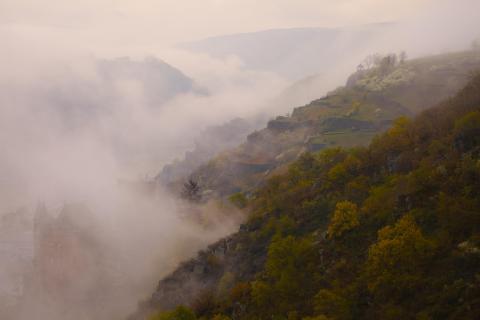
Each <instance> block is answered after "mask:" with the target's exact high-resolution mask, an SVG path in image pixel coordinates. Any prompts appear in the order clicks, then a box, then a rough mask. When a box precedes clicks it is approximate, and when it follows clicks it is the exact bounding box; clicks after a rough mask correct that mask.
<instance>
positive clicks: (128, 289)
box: [0, 0, 480, 320]
mask: <svg viewBox="0 0 480 320" xmlns="http://www.w3.org/2000/svg"><path fill="white" fill-rule="evenodd" d="M77 5H78V7H77ZM257 5H258V7H257ZM72 7H73V9H72ZM479 12H480V3H478V1H474V0H462V1H453V0H452V1H443V0H442V1H373V0H360V1H338V4H331V3H330V2H329V1H298V3H297V2H295V3H293V2H287V1H281V3H278V2H276V1H265V3H262V4H256V3H255V2H251V1H246V2H245V1H244V2H240V1H238V2H236V1H232V3H231V4H226V3H223V2H221V1H207V2H205V3H204V4H202V5H200V4H198V2H193V1H192V2H189V1H183V2H173V1H160V2H159V3H158V4H156V3H153V2H150V1H147V2H145V3H143V4H139V3H136V2H134V1H125V2H123V3H122V4H113V3H111V2H110V1H98V2H97V1H85V2H82V3H73V2H68V1H67V2H65V3H62V4H56V3H55V2H54V1H51V2H49V1H45V2H43V3H42V4H39V3H37V2H35V1H26V0H22V1H9V0H6V1H2V3H1V4H0V41H2V46H1V49H0V70H1V72H0V150H2V156H1V157H0V219H1V220H0V222H1V225H0V230H1V232H2V233H1V237H0V240H1V243H0V255H2V257H1V258H0V280H1V281H0V318H2V319H3V318H4V317H5V318H6V317H7V316H10V317H12V319H32V318H35V319H39V320H43V319H53V320H55V319H75V320H76V319H103V318H107V317H110V318H112V317H116V318H124V317H126V316H128V314H129V313H131V312H133V311H134V310H135V307H136V304H137V303H138V302H139V301H141V300H142V299H145V298H146V297H147V296H148V295H149V294H151V292H152V291H153V289H154V287H155V285H156V283H157V282H158V280H159V279H160V278H161V277H162V276H164V275H166V274H167V273H168V272H171V271H172V270H174V268H175V266H176V265H177V264H178V263H179V262H180V261H183V260H185V259H188V258H189V257H192V256H193V255H194V254H195V252H196V251H197V250H199V249H201V248H204V247H205V246H206V245H208V244H209V243H212V242H214V241H215V240H217V239H219V238H220V237H222V236H225V235H227V234H229V233H231V232H233V231H235V230H236V229H237V228H238V225H239V224H240V223H241V221H242V219H244V217H242V215H241V214H240V213H238V212H236V211H235V210H234V209H233V208H231V207H229V206H228V205H219V204H216V203H207V204H202V205H194V204H190V203H186V202H185V201H183V200H181V199H178V197H177V196H176V195H172V194H170V193H168V192H167V191H165V190H164V189H163V187H162V186H160V185H158V184H156V183H154V182H152V178H153V177H154V176H155V175H156V174H157V173H158V172H159V171H160V170H161V169H162V167H163V166H164V165H165V164H167V163H169V162H171V161H172V160H173V159H175V158H181V157H182V156H183V154H184V152H185V151H187V150H189V149H191V148H192V146H193V143H194V140H195V139H196V138H197V137H198V133H199V132H201V131H202V130H204V129H205V128H206V127H207V126H211V125H219V124H222V123H225V122H227V121H229V120H231V119H233V118H236V117H241V118H245V119H250V120H252V119H258V118H259V117H260V116H264V115H268V116H269V117H274V116H276V115H279V114H284V113H287V112H290V111H291V109H292V108H293V107H295V106H298V105H301V104H303V103H307V102H309V101H310V100H311V99H314V98H318V97H320V96H322V95H323V94H325V93H326V92H327V91H329V90H333V89H335V87H337V86H339V85H342V84H343V83H344V82H345V80H346V77H347V76H348V74H349V73H351V72H352V71H354V70H355V67H356V66H357V65H358V63H359V62H360V61H361V60H362V59H363V58H364V57H365V56H366V55H368V54H370V53H373V52H381V53H389V52H399V51H402V50H405V51H407V53H408V54H409V56H410V57H411V58H413V57H419V56H422V55H426V54H432V53H442V52H448V51H454V50H464V49H467V48H468V47H469V45H470V43H471V42H472V40H474V39H475V38H478V37H479V36H480V32H479V30H480V19H479V18H480V16H479ZM385 21H391V22H393V23H392V24H391V25H390V26H389V27H388V28H385V29H384V30H382V31H381V32H378V33H376V34H375V36H374V37H372V38H369V39H368V40H367V39H365V41H359V40H358V39H356V38H352V37H351V35H354V34H355V32H353V31H352V30H356V29H358V28H359V26H360V25H364V24H368V23H378V22H385ZM292 27H304V28H305V27H317V28H318V27H327V28H337V27H342V28H343V29H342V30H344V32H343V33H342V36H340V37H338V38H335V39H334V40H333V41H331V42H329V44H328V48H324V50H325V51H326V52H328V54H329V55H328V61H327V59H326V58H325V61H323V63H317V62H315V61H314V60H315V59H316V54H312V52H310V51H309V50H314V48H313V47H312V46H310V45H307V44H302V46H303V47H302V48H301V49H302V50H300V49H299V48H297V47H295V48H293V49H292V52H293V54H297V55H298V56H299V59H298V60H295V61H302V59H303V61H302V63H304V65H302V66H301V68H300V66H298V64H297V66H298V69H301V70H304V71H302V72H301V73H298V74H296V76H295V78H294V79H293V78H289V77H288V76H286V75H285V74H286V73H285V72H281V71H280V70H279V69H276V67H272V66H271V65H270V66H268V67H267V66H266V65H261V64H260V65H256V66H255V67H252V66H251V65H249V63H248V61H247V60H246V59H245V58H243V59H242V55H241V54H240V53H238V52H235V50H233V49H234V47H232V52H227V54H225V55H223V56H212V55H209V53H208V52H207V51H204V52H201V51H189V50H185V49H181V48H180V47H179V46H178V44H179V43H184V42H186V41H201V39H204V38H208V37H210V36H217V35H223V34H232V33H238V32H255V31H261V30H264V29H272V28H278V29H282V28H292ZM349 30H350V31H352V32H351V33H349V32H350V31H349ZM232 37H233V39H234V41H236V39H237V38H235V36H232ZM287 44H288V43H287ZM315 48H317V49H315V50H319V49H318V46H317V47H315ZM243 49H245V48H243ZM265 50H271V51H272V52H273V51H275V50H276V47H275V46H267V47H256V46H255V47H254V46H252V47H251V48H247V51H249V52H250V53H251V54H252V55H260V54H263V55H264V54H265ZM301 52H304V53H305V55H304V56H302V55H301V54H300V53H301ZM318 56H321V55H320V54H319V55H318ZM305 57H308V59H307V58H305ZM321 57H323V56H321ZM297 58H298V57H297ZM292 61H293V60H292V59H290V58H289V57H286V58H282V59H280V60H279V65H281V66H282V67H286V66H288V68H293V69H295V66H296V63H297V62H295V63H291V62H292ZM314 62H315V63H314ZM327 62H328V63H327ZM311 66H312V67H311ZM313 66H315V67H313ZM282 70H285V69H282ZM293 71H295V70H293ZM309 76H310V78H308V79H306V80H305V77H309ZM298 79H304V80H301V81H300V82H296V80H298ZM252 121H253V120H252ZM40 215H46V216H47V217H48V218H45V219H46V221H48V222H47V223H46V224H45V226H48V227H45V228H44V229H42V230H47V231H45V232H46V234H47V235H48V233H49V232H50V233H52V234H56V233H55V232H57V231H56V229H55V228H56V227H59V228H61V227H63V226H65V225H66V226H69V227H72V228H73V229H72V230H73V231H69V229H68V230H67V231H66V233H62V235H63V236H65V235H66V234H67V235H69V234H75V237H74V238H68V239H70V240H68V239H67V240H68V241H72V242H71V243H70V247H69V248H74V250H73V251H74V252H78V255H72V256H71V257H70V256H68V254H67V253H66V250H65V249H63V250H62V249H61V248H58V249H52V250H53V251H47V253H48V252H49V253H50V254H52V252H53V256H54V257H55V258H56V259H59V261H67V262H66V264H62V263H58V264H55V263H54V264H53V265H50V264H48V263H47V264H46V265H44V264H42V263H41V262H39V261H38V259H39V258H38V255H39V252H43V251H42V250H43V249H42V248H43V247H40V249H39V248H38V245H39V244H38V241H40V240H38V238H37V237H38V234H36V233H35V232H34V231H33V230H34V229H35V227H34V226H35V225H37V227H38V223H39V220H38V219H39V216H40ZM17 218H18V219H17ZM15 219H17V220H18V221H17V220H15ZM62 219H64V220H62ZM65 219H66V220H65ZM69 219H73V220H69ZM65 221H67V222H65ZM52 228H53V229H52ZM12 230H13V231H12ZM49 230H50V231H49ZM52 230H53V231H52ZM43 232H44V231H42V234H43ZM62 232H63V231H62ZM77 233H78V234H77ZM43 235H45V234H43ZM77 236H78V237H77ZM55 237H57V238H55V239H57V240H58V239H60V240H59V241H60V242H61V241H62V239H63V238H62V236H58V235H57V236H55ZM58 237H60V238H58ZM47 238H48V237H47ZM84 238H87V239H90V240H89V241H86V242H85V241H84V240H79V239H84ZM65 241H66V240H65ZM55 243H56V242H55ZM87 243H88V245H87ZM57 244H58V243H57ZM57 244H55V245H57ZM51 245H52V244H51V243H48V244H44V246H47V247H48V246H51ZM58 245H60V246H61V243H60V244H58ZM67 247H68V246H67ZM49 250H50V249H49ZM92 250H93V251H94V252H95V253H92ZM97 251H98V252H97ZM79 257H84V261H87V262H85V269H84V270H82V263H83V262H82V261H83V260H81V259H80V258H79ZM62 259H63V260H62ZM76 259H80V267H78V269H76V268H74V267H72V266H75V265H76V264H77V262H78V261H77V260H76ZM88 261H89V262H88ZM39 265H42V267H39ZM48 266H50V268H51V269H48V268H49V267H48ZM91 266H98V267H94V268H93V269H89V268H90V267H91ZM39 268H40V269H39ZM42 268H43V269H42ZM45 268H46V269H45ZM55 268H60V271H58V269H55ZM62 268H63V269H62ZM67 269H68V270H69V271H66V270H67ZM39 270H42V271H41V272H40V273H41V276H39V275H38V274H36V273H39ZM52 270H57V271H58V272H56V274H60V275H61V276H55V275H52V274H51V272H53V271H52ZM42 272H43V273H42ZM54 273H55V272H54ZM42 277H43V278H42ZM45 277H47V278H48V277H50V279H47V280H45V279H44V278H45ZM62 277H63V278H62ZM40 278H42V279H40ZM99 279H101V281H99ZM45 281H46V282H45ZM100 283H101V285H100ZM19 310H20V311H19Z"/></svg>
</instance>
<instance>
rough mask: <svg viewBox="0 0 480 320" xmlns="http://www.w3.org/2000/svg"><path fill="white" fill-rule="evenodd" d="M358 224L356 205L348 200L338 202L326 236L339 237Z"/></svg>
mask: <svg viewBox="0 0 480 320" xmlns="http://www.w3.org/2000/svg"><path fill="white" fill-rule="evenodd" d="M359 224H360V222H359V220H358V207H357V205H356V204H355V203H352V202H350V201H341V202H338V203H337V205H336V207H335V212H334V213H333V217H332V219H331V220H330V225H329V226H328V236H329V237H330V238H337V237H340V236H342V235H343V234H344V233H345V232H347V231H350V230H352V229H354V228H355V227H357V226H358V225H359Z"/></svg>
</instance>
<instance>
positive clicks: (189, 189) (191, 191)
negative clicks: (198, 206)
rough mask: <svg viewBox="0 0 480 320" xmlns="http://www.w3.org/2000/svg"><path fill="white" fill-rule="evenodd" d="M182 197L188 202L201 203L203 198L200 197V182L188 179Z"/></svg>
mask: <svg viewBox="0 0 480 320" xmlns="http://www.w3.org/2000/svg"><path fill="white" fill-rule="evenodd" d="M181 196H182V198H184V199H186V200H188V201H191V202H199V201H200V200H201V198H202V197H201V195H200V185H199V184H198V182H196V181H195V180H193V179H188V181H187V182H185V183H184V184H183V189H182V193H181Z"/></svg>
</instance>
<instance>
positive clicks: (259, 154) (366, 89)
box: [169, 50, 480, 200]
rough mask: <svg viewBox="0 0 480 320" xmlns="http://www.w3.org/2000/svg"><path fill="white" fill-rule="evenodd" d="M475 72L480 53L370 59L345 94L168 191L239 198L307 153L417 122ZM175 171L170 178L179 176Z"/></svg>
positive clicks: (301, 112)
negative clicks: (187, 189)
mask: <svg viewBox="0 0 480 320" xmlns="http://www.w3.org/2000/svg"><path fill="white" fill-rule="evenodd" d="M479 68H480V51H475V50H472V51H466V52H460V53H453V54H444V55H438V56H430V57H425V58H422V59H415V60H411V61H409V60H405V59H404V58H403V57H398V58H397V56H395V55H387V56H384V57H381V56H375V55H373V56H371V57H369V58H367V59H366V60H365V61H364V62H363V63H362V64H361V65H360V66H359V70H358V71H357V72H356V73H354V74H353V75H352V76H351V77H350V78H349V79H348V81H347V85H346V86H345V87H341V88H338V89H337V90H334V91H332V92H330V93H329V94H328V95H327V96H325V97H323V98H321V99H318V100H314V101H312V102H311V103H309V104H308V105H305V106H302V107H298V108H295V109H294V110H293V112H292V113H291V115H287V116H279V117H277V118H276V119H274V120H271V121H269V122H268V125H267V127H266V128H264V129H262V130H259V131H256V132H254V133H252V134H250V135H249V136H248V138H247V141H246V142H245V143H243V144H242V145H240V146H239V147H237V148H234V149H231V150H229V151H226V152H223V153H221V154H219V155H218V156H216V157H214V158H213V159H211V160H210V161H209V162H207V163H205V164H202V163H198V165H199V167H198V168H197V169H196V170H194V171H193V172H192V173H191V174H189V175H184V176H182V175H180V174H179V175H176V176H174V177H170V181H169V182H170V184H169V185H170V187H171V188H172V189H173V190H175V191H176V192H180V190H181V188H182V187H183V184H184V182H185V181H186V180H188V179H191V180H193V181H195V182H196V183H198V184H199V186H200V188H201V192H202V193H204V195H203V196H204V197H203V198H204V200H208V199H210V198H212V196H213V197H214V198H219V197H220V198H227V197H229V196H231V195H232V194H235V193H237V192H244V193H246V195H250V194H251V193H253V192H254V191H255V190H256V188H258V187H259V186H261V185H263V182H264V181H265V180H266V179H267V178H269V177H271V176H274V175H277V174H279V173H284V172H285V171H286V169H287V166H288V164H290V163H291V162H292V161H294V160H296V159H297V158H298V157H299V156H300V155H301V154H303V153H304V152H306V151H310V152H315V151H319V150H322V149H325V148H331V147H352V146H359V145H367V144H368V143H369V142H370V141H371V139H372V138H373V137H374V136H375V135H376V134H378V133H381V132H383V131H385V130H386V129H387V128H389V127H390V125H391V124H392V122H393V121H394V120H395V119H396V118H398V117H400V116H412V115H415V114H417V113H418V112H421V111H422V110H424V109H425V108H428V107H429V106H432V105H434V104H436V103H439V102H440V101H442V100H443V99H445V98H448V97H450V96H452V95H454V94H455V93H456V92H457V91H458V90H460V89H461V88H462V87H463V86H464V85H465V84H466V83H467V82H468V79H469V77H470V76H471V72H472V70H475V69H479ZM177 167H178V168H179V167H180V165H175V164H174V165H172V166H170V167H169V170H171V171H172V172H180V170H178V168H177ZM175 179H176V180H175Z"/></svg>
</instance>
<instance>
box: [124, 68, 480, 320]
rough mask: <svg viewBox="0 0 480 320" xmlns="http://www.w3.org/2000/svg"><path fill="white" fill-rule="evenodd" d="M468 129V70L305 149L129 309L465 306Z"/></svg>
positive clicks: (446, 314) (478, 285)
mask: <svg viewBox="0 0 480 320" xmlns="http://www.w3.org/2000/svg"><path fill="white" fill-rule="evenodd" d="M342 90H348V91H347V92H354V93H355V92H356V91H355V90H357V89H342ZM352 90H353V91H352ZM436 93H438V94H439V95H442V94H443V92H442V91H440V90H438V91H436ZM374 97H376V96H374ZM334 98H335V96H330V97H327V98H326V99H324V100H320V101H322V102H323V101H325V100H326V101H332V100H329V99H334ZM337 99H338V98H337ZM333 101H335V100H333ZM368 101H371V100H368ZM318 103H321V102H314V103H313V104H312V105H310V106H307V107H306V110H303V111H302V110H301V111H302V112H300V111H296V115H292V118H291V119H301V116H302V115H304V114H305V112H304V111H307V110H309V108H312V109H313V110H315V111H316V110H317V109H316V108H315V107H314V106H315V105H318ZM397 106H398V105H396V104H395V105H393V106H392V107H391V108H388V110H389V111H391V112H392V116H393V113H394V112H393V111H394V110H399V109H398V107H397ZM405 108H406V107H405ZM327 110H328V109H327ZM392 110H393V111H392ZM401 110H403V109H401ZM409 110H412V109H409ZM360 119H361V118H360V117H358V120H359V121H360ZM289 120H290V119H289ZM479 136H480V76H478V75H477V76H475V77H474V78H473V79H472V80H471V81H470V82H469V83H468V84H467V85H466V87H465V88H464V89H463V90H461V91H460V92H459V93H458V94H457V95H456V96H455V97H453V98H450V99H447V100H444V101H443V102H442V103H440V104H438V105H437V106H436V107H433V108H431V109H428V110H426V111H423V112H421V113H420V114H419V115H418V116H417V117H415V118H414V119H413V120H408V119H407V118H405V117H401V118H399V119H397V120H396V121H395V122H394V124H393V126H392V127H391V128H390V129H388V130H387V131H386V132H385V133H383V134H381V135H379V136H377V137H376V138H375V139H374V140H373V141H372V142H371V143H370V145H369V146H368V147H357V148H353V149H343V148H328V149H326V150H323V151H320V152H307V153H304V154H303V155H302V156H301V157H300V158H299V159H298V160H297V161H295V162H293V163H292V164H290V165H289V166H288V170H287V171H286V172H285V173H283V174H280V175H277V176H275V177H273V178H270V179H269V180H268V182H267V184H266V185H265V186H263V187H261V188H259V189H258V190H256V191H255V192H254V193H253V195H252V196H251V197H250V199H249V200H248V203H247V204H246V205H247V208H248V211H249V212H250V218H249V221H248V222H247V223H245V224H244V225H242V226H241V228H240V230H239V231H238V232H237V233H235V234H233V235H231V236H230V237H228V238H225V239H223V240H221V241H219V242H217V243H215V244H213V245H211V246H210V247H209V248H208V249H206V250H205V251H202V252H200V253H199V254H198V256H197V257H196V258H195V259H192V260H190V261H187V262H185V263H183V264H182V265H180V266H179V268H178V269H177V270H176V271H175V272H174V273H172V274H171V275H170V276H168V277H166V278H164V279H163V280H161V281H160V283H159V285H158V288H157V291H156V292H155V293H154V294H153V295H152V297H151V299H149V300H148V301H146V302H145V303H143V304H142V306H141V309H140V311H139V312H138V314H136V315H135V316H132V319H137V318H138V319H140V318H142V317H143V316H144V315H147V314H149V313H151V312H152V311H154V310H173V309H174V308H175V307H176V306H179V305H186V306H188V307H189V308H187V307H177V308H176V309H174V310H173V311H170V312H164V313H160V314H157V315H155V316H153V317H151V319H164V320H167V319H196V318H198V319H217V320H218V319H309V320H312V319H316V320H320V319H322V320H325V319H476V318H477V316H478V314H480V300H479V296H480V282H479V274H478V270H480V249H479V245H480V229H479V226H480V215H479V212H480V202H479V199H478V194H479V192H480V184H479V182H480V167H479V163H480V158H479V157H480V140H479ZM190 308H191V309H190Z"/></svg>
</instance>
